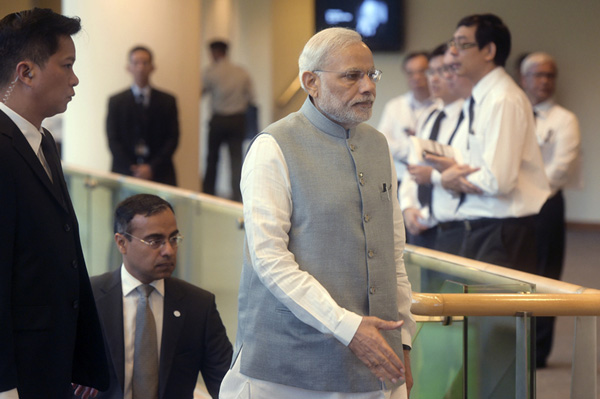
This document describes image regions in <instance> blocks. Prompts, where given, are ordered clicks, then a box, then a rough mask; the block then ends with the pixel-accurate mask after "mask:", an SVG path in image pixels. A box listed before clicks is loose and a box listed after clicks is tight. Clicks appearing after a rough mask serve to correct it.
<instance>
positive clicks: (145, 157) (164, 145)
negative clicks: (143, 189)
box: [106, 46, 179, 186]
mask: <svg viewBox="0 0 600 399" xmlns="http://www.w3.org/2000/svg"><path fill="white" fill-rule="evenodd" d="M127 70H128V71H129V72H130V73H131V75H132V76H133V85H132V86H131V88H129V89H127V90H125V91H123V92H121V93H119V94H116V95H114V96H112V97H111V98H110V99H109V101H108V115H107V118H106V132H107V135H108V146H109V147H110V151H111V153H112V156H113V163H112V171H113V172H115V173H121V174H124V175H128V176H134V177H138V178H141V179H146V180H152V181H155V182H158V183H164V184H170V185H173V186H175V185H177V180H176V176H175V167H174V166H173V160H172V158H173V153H174V152H175V150H176V149H177V143H178V141H179V122H178V120H177V104H176V101H175V97H173V96H172V95H170V94H167V93H165V92H163V91H160V90H157V89H155V88H153V87H151V86H150V74H151V73H152V71H154V65H153V63H152V52H151V51H150V50H149V49H148V48H146V47H141V46H138V47H134V48H133V49H131V51H130V52H129V63H128V65H127Z"/></svg>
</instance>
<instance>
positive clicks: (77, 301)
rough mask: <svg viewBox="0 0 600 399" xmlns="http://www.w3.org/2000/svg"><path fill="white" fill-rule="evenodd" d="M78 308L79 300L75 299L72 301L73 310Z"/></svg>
mask: <svg viewBox="0 0 600 399" xmlns="http://www.w3.org/2000/svg"><path fill="white" fill-rule="evenodd" d="M78 307H79V299H75V300H74V301H73V309H77V308H78Z"/></svg>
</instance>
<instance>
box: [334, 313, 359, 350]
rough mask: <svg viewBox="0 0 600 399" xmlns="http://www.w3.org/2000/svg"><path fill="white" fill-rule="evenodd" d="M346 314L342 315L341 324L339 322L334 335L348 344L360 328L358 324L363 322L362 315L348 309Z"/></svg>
mask: <svg viewBox="0 0 600 399" xmlns="http://www.w3.org/2000/svg"><path fill="white" fill-rule="evenodd" d="M345 312H346V314H345V315H344V317H342V320H341V321H340V324H338V326H337V328H336V329H335V331H334V332H333V335H334V336H335V337H336V338H337V339H338V340H339V341H340V342H341V343H342V344H344V345H346V346H348V345H349V344H350V341H352V338H354V334H356V331H357V330H358V326H359V325H360V323H361V322H362V316H360V315H357V314H356V313H353V312H350V311H348V310H346V311H345Z"/></svg>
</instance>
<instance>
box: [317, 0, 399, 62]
mask: <svg viewBox="0 0 600 399" xmlns="http://www.w3.org/2000/svg"><path fill="white" fill-rule="evenodd" d="M315 16H316V27H317V32H318V31H321V30H323V29H325V28H330V27H334V26H339V27H344V28H351V29H354V30H356V31H357V32H358V33H360V34H361V35H362V37H363V39H364V41H365V43H367V45H368V46H369V48H370V49H371V50H372V51H400V50H401V49H402V47H403V44H404V7H403V1H402V0H315Z"/></svg>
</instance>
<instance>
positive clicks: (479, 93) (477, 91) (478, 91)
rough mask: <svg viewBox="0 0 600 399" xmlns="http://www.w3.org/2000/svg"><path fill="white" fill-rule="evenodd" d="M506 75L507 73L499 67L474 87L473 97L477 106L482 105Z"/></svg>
mask: <svg viewBox="0 0 600 399" xmlns="http://www.w3.org/2000/svg"><path fill="white" fill-rule="evenodd" d="M504 75H506V71H504V68H502V67H501V66H497V67H496V68H494V69H492V70H491V71H490V72H489V73H488V74H487V75H485V76H484V77H483V78H481V80H480V81H479V82H477V84H476V85H475V86H474V87H473V91H472V92H471V96H472V97H473V99H474V100H475V104H481V101H483V99H484V98H485V96H486V95H487V94H488V93H489V92H490V90H491V89H492V87H494V85H495V84H496V83H498V82H499V81H500V80H501V79H502V78H503V77H504Z"/></svg>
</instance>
